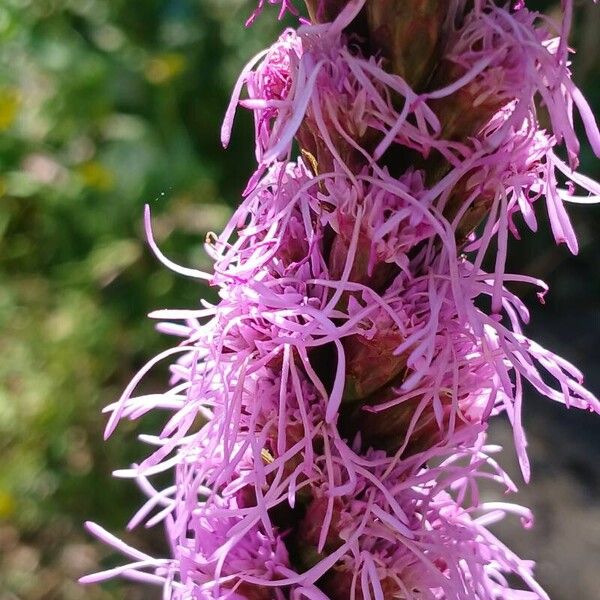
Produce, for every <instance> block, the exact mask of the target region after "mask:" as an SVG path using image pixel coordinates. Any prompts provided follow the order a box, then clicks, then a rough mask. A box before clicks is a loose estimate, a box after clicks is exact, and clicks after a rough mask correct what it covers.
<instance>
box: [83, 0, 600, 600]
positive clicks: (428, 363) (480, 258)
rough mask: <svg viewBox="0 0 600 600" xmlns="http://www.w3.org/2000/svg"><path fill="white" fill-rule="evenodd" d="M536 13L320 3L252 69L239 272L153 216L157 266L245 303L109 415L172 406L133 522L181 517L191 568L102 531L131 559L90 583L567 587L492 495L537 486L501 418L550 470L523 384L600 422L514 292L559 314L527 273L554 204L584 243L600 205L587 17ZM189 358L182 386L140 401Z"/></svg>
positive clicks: (358, 1) (289, 594)
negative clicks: (503, 434) (163, 242)
mask: <svg viewBox="0 0 600 600" xmlns="http://www.w3.org/2000/svg"><path fill="white" fill-rule="evenodd" d="M264 4H265V2H264V1H263V0H261V2H260V3H259V5H258V8H257V12H256V13H255V15H253V18H254V17H255V16H256V15H257V14H258V13H259V12H260V11H261V10H262V9H263V5H264ZM269 4H280V10H281V14H284V13H285V12H286V11H291V12H292V13H296V9H295V8H294V7H293V6H292V5H291V3H290V1H289V0H280V1H279V2H276V1H275V0H269ZM523 4H524V3H522V2H519V3H513V5H508V4H506V5H505V4H503V3H498V2H493V1H492V0H476V1H475V2H466V1H464V0H451V1H448V0H404V1H403V2H401V3H400V2H398V3H394V2H386V1H383V0H350V1H348V2H340V1H336V0H321V1H320V2H317V1H314V0H312V1H309V2H307V5H308V9H309V14H310V17H311V19H310V21H307V20H305V21H303V24H302V25H301V26H300V27H299V28H298V30H297V31H294V30H286V31H285V32H284V33H283V34H282V35H281V37H280V38H279V39H278V40H277V41H276V42H275V43H274V44H273V46H272V47H271V48H269V49H268V50H267V51H265V52H262V53H260V54H259V55H258V56H256V57H255V58H254V59H253V60H252V61H250V63H248V66H247V67H246V68H245V69H244V71H243V72H242V75H241V76H240V79H239V81H238V84H237V85H236V88H235V91H234V94H233V98H232V102H231V105H230V107H229V109H228V111H227V114H226V118H225V123H224V126H223V143H224V145H227V142H228V139H229V133H230V129H231V127H232V122H233V119H234V115H235V112H236V109H237V107H238V105H239V106H242V107H244V108H246V109H249V110H251V111H253V113H254V117H255V131H256V159H257V170H256V172H255V174H254V175H253V176H252V177H251V178H250V181H249V183H248V186H247V188H246V190H245V192H244V199H243V201H242V203H241V204H240V206H239V207H238V208H237V210H236V211H235V213H234V215H233V216H232V218H231V220H230V222H229V224H228V225H227V227H226V228H225V231H224V232H223V233H222V234H221V235H220V236H214V237H211V238H210V239H208V240H207V251H208V253H209V254H210V256H211V257H212V259H213V260H214V271H213V273H211V274H208V273H202V272H199V271H196V270H193V269H187V268H182V267H177V266H175V265H173V264H172V263H171V262H170V261H169V260H168V259H166V258H165V257H163V256H162V255H161V254H160V251H159V250H158V248H157V247H156V244H155V243H154V241H153V239H152V231H151V224H150V215H149V212H148V211H147V213H146V226H147V232H148V236H149V241H150V244H151V246H152V247H153V249H154V250H155V252H156V253H157V255H158V256H159V258H161V260H163V262H165V264H167V266H169V267H171V268H174V269H176V270H177V271H179V272H181V273H183V274H185V275H189V276H192V277H198V278H201V279H205V280H208V281H209V282H210V283H211V284H212V285H214V286H216V287H218V290H219V296H220V300H219V302H218V303H217V304H215V305H211V304H208V303H206V302H202V304H201V306H200V307H199V308H195V309H181V310H160V311H156V312H155V313H153V314H152V315H151V316H152V317H154V318H157V319H159V321H160V323H159V329H160V330H161V331H163V332H165V333H167V334H171V335H175V336H178V337H180V338H181V340H182V341H181V342H180V343H179V344H178V345H177V346H175V347H174V348H173V349H171V350H167V351H165V352H164V353H163V354H161V355H159V356H158V357H157V358H156V359H154V360H153V361H151V362H150V363H149V364H148V365H147V366H146V367H145V368H144V369H143V370H142V371H141V372H140V373H139V374H138V375H137V376H136V377H135V378H134V380H133V381H132V383H131V384H130V385H129V386H128V388H127V389H126V390H125V392H124V394H123V396H122V397H121V398H120V399H119V401H118V402H116V403H115V404H113V405H111V406H110V407H108V412H109V413H110V419H109V422H108V426H107V431H106V434H107V435H110V434H111V433H112V432H113V430H114V429H115V427H116V425H117V423H118V422H119V420H121V419H125V418H127V419H137V418H139V417H141V416H142V415H144V414H146V413H147V412H148V411H151V410H164V411H167V413H169V415H170V416H169V418H168V419H167V421H166V424H165V426H164V428H163V430H162V431H161V433H160V435H158V436H149V435H146V436H142V440H143V441H145V442H147V443H148V444H149V445H150V446H151V448H152V451H151V453H150V455H149V456H148V457H147V458H146V459H145V460H144V461H143V462H141V463H140V464H139V465H134V466H132V467H131V468H130V469H126V470H123V471H119V472H117V476H122V477H131V478H134V479H136V480H137V482H138V484H139V485H140V487H141V489H142V490H143V491H144V492H145V493H146V494H147V496H148V500H147V502H146V503H145V504H144V506H143V507H142V508H141V509H140V510H139V511H138V512H137V513H136V515H135V516H134V517H133V519H132V521H131V523H130V526H131V527H133V526H135V525H137V524H139V523H142V522H145V523H146V524H147V525H154V524H157V523H160V522H162V523H163V524H164V526H165V529H166V532H167V537H168V540H169V543H170V552H171V556H170V557H169V558H165V559H155V558H152V557H150V556H148V555H146V554H144V553H142V552H139V551H138V550H135V549H133V548H130V547H129V546H126V545H125V544H124V543H123V542H121V541H119V540H118V539H117V538H115V537H113V536H112V535H111V534H108V533H107V532H105V531H104V530H102V529H101V528H99V527H98V526H97V525H91V526H90V527H91V529H92V531H93V532H94V533H95V534H96V535H98V537H100V538H101V539H103V540H105V541H106V542H107V543H109V544H111V545H113V546H114V547H115V548H116V549H118V550H120V551H121V552H123V553H124V554H126V555H128V556H129V557H131V559H132V561H133V562H130V563H128V564H125V565H123V566H122V567H119V568H115V569H112V570H110V571H107V572H104V573H100V574H96V575H93V576H89V577H86V578H84V580H85V581H87V582H92V581H99V580H102V579H104V578H107V577H112V576H115V575H121V576H124V577H128V578H131V579H136V580H140V581H148V582H157V583H159V584H161V585H163V586H164V590H165V592H164V594H165V595H164V597H165V598H172V599H181V600H183V599H206V600H209V599H225V598H229V599H232V600H270V599H277V600H284V599H289V600H301V599H306V600H328V599H329V600H372V599H373V600H392V599H399V600H401V599H403V600H408V599H422V600H425V599H432V600H433V599H440V600H441V599H444V600H452V599H455V600H466V599H474V598H481V599H482V600H484V599H485V600H493V599H497V598H515V599H517V598H519V599H520V598H522V599H525V598H547V595H546V593H545V592H544V591H543V590H542V589H541V588H540V586H539V585H538V584H537V583H536V582H535V580H534V578H533V575H532V566H533V565H532V563H531V562H530V561H526V560H522V559H520V558H519V557H517V556H515V555H514V554H513V553H512V552H511V551H510V550H509V549H508V548H506V547H505V546H504V545H503V544H502V543H501V542H500V541H499V540H498V539H496V538H495V537H494V535H493V534H492V533H491V532H490V531H489V530H488V529H487V527H488V526H489V525H490V524H492V523H494V522H496V521H498V520H500V519H502V518H503V517H504V516H505V515H507V514H514V515H517V516H518V517H520V518H521V519H522V521H523V523H524V525H525V526H528V525H530V524H531V522H532V516H531V514H530V513H529V511H528V510H527V509H525V508H523V507H521V506H518V505H514V504H509V503H505V502H484V501H483V500H482V499H481V498H480V493H479V481H481V480H483V479H485V480H492V481H496V482H497V483H498V484H500V486H502V487H503V488H504V489H505V490H507V491H514V490H515V489H516V488H515V485H514V483H513V482H512V481H511V480H510V479H509V477H508V476H507V474H506V473H505V472H504V471H503V470H502V468H501V467H500V466H499V465H498V463H497V462H496V461H495V459H494V455H495V454H496V453H497V452H498V450H499V447H497V446H494V445H493V444H490V443H489V442H488V441H487V440H486V430H487V424H488V421H489V419H490V417H492V416H494V415H498V414H500V413H506V415H507V417H508V419H509V421H510V423H511V425H512V427H513V431H514V442H515V447H516V452H517V455H518V457H519V461H520V464H521V468H522V472H523V476H524V478H525V479H526V480H527V479H528V477H529V464H528V459H527V452H526V446H527V442H526V438H525V434H524V431H523V428H522V425H521V404H522V400H523V387H524V382H529V384H531V385H532V386H533V387H534V388H535V389H537V390H538V391H539V392H540V393H541V394H543V395H545V396H547V397H548V398H550V399H552V400H555V401H558V402H562V403H564V404H566V405H567V406H575V407H578V408H583V409H588V410H593V411H597V412H600V402H599V401H598V400H597V399H596V398H594V396H593V395H592V394H590V393H589V392H588V391H587V390H586V389H585V388H584V387H583V385H582V375H581V373H580V372H579V371H578V370H577V369H576V368H575V367H573V366H572V365H571V364H569V363H568V362H567V361H565V360H564V359H562V358H560V357H558V356H556V355H555V354H553V353H552V352H551V351H549V350H547V349H545V348H543V347H541V346H540V345H539V344H537V343H536V342H534V341H532V340H530V339H529V338H528V337H527V336H526V335H525V334H524V332H523V324H524V323H527V321H528V318H529V315H528V310H527V308H526V306H525V305H524V303H523V302H522V301H521V300H520V299H519V298H518V297H517V296H516V295H515V294H514V292H513V291H511V286H512V284H514V283H525V284H530V285H532V286H535V288H536V289H537V290H538V294H539V297H540V299H542V298H543V295H544V294H545V292H546V291H547V288H546V286H545V284H544V283H543V282H541V281H539V280H536V279H534V278H532V277H529V276H526V275H515V274H510V273H507V272H506V270H505V262H506V256H507V246H508V243H509V239H510V238H511V237H518V236H519V228H523V226H525V227H527V228H528V229H529V230H532V231H535V229H536V226H537V224H536V216H535V211H536V208H537V207H536V205H537V200H538V199H542V200H543V202H545V206H546V210H547V212H548V216H549V220H550V223H551V225H552V231H553V233H554V236H555V238H556V241H557V242H558V243H565V244H566V245H567V246H568V248H569V249H570V250H571V251H572V252H576V251H577V240H576V237H575V234H574V231H573V229H572V227H571V224H570V221H569V218H568V216H567V212H566V210H565V203H566V202H569V201H575V202H577V201H584V202H593V201H595V200H600V185H599V184H597V183H595V182H594V181H592V180H590V179H589V178H587V177H585V176H584V175H581V174H579V173H577V171H576V168H577V156H578V152H579V143H578V140H577V137H576V135H575V131H574V127H573V111H574V109H575V108H576V109H577V110H578V112H579V115H580V117H581V119H582V121H583V123H584V125H585V129H586V132H587V135H588V138H589V140H590V143H591V145H592V148H593V149H594V150H595V151H596V153H597V154H600V134H599V132H598V128H597V126H596V123H595V121H594V119H593V116H592V114H591V110H590V108H589V106H588V105H587V104H586V102H585V100H584V98H583V96H582V95H581V93H580V92H579V90H578V89H577V88H576V87H575V86H574V84H573V83H572V81H571V80H570V73H569V63H568V55H567V53H568V49H567V46H566V38H567V34H568V27H569V22H570V20H571V11H572V6H571V2H570V1H568V0H567V1H565V2H563V5H564V15H563V22H562V25H560V26H559V25H556V24H554V23H553V22H552V21H550V20H549V19H547V18H546V17H543V16H541V15H539V14H537V13H535V12H532V11H530V10H528V9H527V8H526V7H525V6H524V5H523ZM244 90H245V97H244V98H243V99H242V95H243V94H244ZM540 106H543V110H544V113H545V114H546V116H547V119H546V121H547V123H548V128H547V129H544V128H543V127H542V125H541V123H540V118H539V117H538V112H539V110H540V108H539V107H540ZM295 144H297V146H298V147H299V150H300V155H299V156H298V157H293V156H292V155H293V152H294V148H295V147H296V146H295ZM561 146H562V149H561ZM563 150H564V152H565V154H566V157H567V160H566V162H565V161H563V160H562V159H561V158H560V157H559V154H560V153H561V152H563ZM577 190H579V192H577ZM175 355H179V356H178V358H177V360H176V362H174V363H173V364H172V366H171V373H172V378H171V386H170V389H169V390H168V391H166V392H165V393H162V394H152V395H146V396H141V397H140V396H138V397H136V396H135V395H134V390H135V387H136V386H137V384H138V383H139V381H140V379H141V378H142V377H143V376H144V375H145V373H147V372H148V370H149V369H151V368H152V367H153V365H155V364H156V363H157V362H158V361H160V360H163V359H166V358H170V357H173V356H175ZM165 471H174V473H175V476H174V477H175V478H174V482H173V484H172V485H171V486H169V487H167V488H165V489H157V488H156V486H155V485H154V484H153V483H152V478H153V476H156V475H159V474H161V473H164V472H165ZM515 582H517V584H515ZM513 585H517V588H518V589H513V587H512V586H513ZM521 588H525V589H521Z"/></svg>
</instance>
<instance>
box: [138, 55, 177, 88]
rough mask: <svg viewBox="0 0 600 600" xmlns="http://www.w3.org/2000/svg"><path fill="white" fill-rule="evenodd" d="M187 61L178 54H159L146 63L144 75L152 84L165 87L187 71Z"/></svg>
mask: <svg viewBox="0 0 600 600" xmlns="http://www.w3.org/2000/svg"><path fill="white" fill-rule="evenodd" d="M186 66H187V65H186V59H185V56H184V55H183V54H180V53H178V52H165V53H162V54H157V55H156V56H153V57H152V58H150V59H149V60H148V62H147V63H146V66H145V69H144V74H145V76H146V79H147V80H148V81H149V82H150V83H154V84H155V85H164V84H165V83H168V82H169V81H171V80H172V79H174V78H175V77H177V76H178V75H181V73H183V72H184V71H185V69H186Z"/></svg>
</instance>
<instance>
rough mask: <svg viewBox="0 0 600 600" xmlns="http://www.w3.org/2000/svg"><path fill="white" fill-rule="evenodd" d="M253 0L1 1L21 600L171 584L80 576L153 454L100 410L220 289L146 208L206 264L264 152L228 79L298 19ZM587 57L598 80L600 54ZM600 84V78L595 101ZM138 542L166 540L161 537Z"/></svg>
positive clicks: (126, 592)
mask: <svg viewBox="0 0 600 600" xmlns="http://www.w3.org/2000/svg"><path fill="white" fill-rule="evenodd" d="M589 4H591V3H589ZM254 5H255V3H253V2H251V1H250V0H141V1H138V2H132V1H131V0H2V2H0V46H1V47H2V52H1V53H0V332H1V335H0V353H1V356H2V360H1V361H0V456H2V460H1V461H0V598H2V599H3V600H4V598H7V599H15V598H17V599H22V600H36V599H44V600H52V599H57V600H58V599H61V600H63V599H64V600H71V599H81V598H87V599H96V598H97V599H100V600H103V599H109V598H125V599H135V598H150V597H154V596H152V595H151V593H150V592H148V591H146V590H140V588H139V587H138V586H133V587H130V586H127V585H126V584H121V583H112V584H108V585H107V586H105V587H103V588H100V587H98V586H96V587H91V588H82V587H81V586H79V585H78V584H77V583H76V582H75V579H76V578H77V577H78V576H79V575H81V574H82V573H83V572H90V571H93V570H94V569H97V568H98V566H99V564H102V565H104V564H108V563H105V560H106V556H107V555H108V552H107V551H106V550H104V549H100V547H99V546H97V545H95V544H94V543H92V542H91V540H90V538H89V537H88V536H86V535H85V534H84V532H83V530H82V523H83V521H84V520H86V519H91V520H96V521H98V522H100V523H102V524H103V525H105V526H106V527H107V528H108V529H113V530H116V531H121V530H122V529H123V524H124V523H125V522H126V520H127V518H128V517H129V516H130V514H131V513H132V512H133V510H134V509H135V507H136V505H137V503H138V502H139V499H140V498H139V496H138V493H137V492H136V491H135V489H134V486H132V485H131V484H130V483H129V482H120V481H115V480H113V479H111V478H110V472H111V471H112V470H113V469H115V468H120V467H123V466H126V465H128V464H129V463H130V462H131V461H133V460H134V459H135V458H136V457H138V456H139V454H138V448H137V446H136V444H135V442H134V441H133V440H134V439H135V434H134V427H133V426H132V427H129V428H128V427H127V426H125V427H121V428H120V429H119V431H118V433H117V435H115V436H114V437H113V438H112V439H111V441H110V443H109V444H104V443H103V441H102V429H103V426H104V418H103V417H102V415H101V413H100V410H101V407H103V406H104V405H106V404H108V403H110V402H112V401H114V400H115V399H116V398H118V395H119V393H120V392H121V390H122V389H123V387H124V386H125V384H126V382H127V381H128V380H129V379H130V377H131V375H132V373H133V372H134V371H135V370H136V369H137V368H139V367H140V366H142V364H143V363H144V362H145V361H146V360H148V359H149V358H150V357H152V356H153V355H154V354H156V353H157V352H158V351H160V349H162V348H165V347H166V346H167V344H168V341H165V340H164V339H163V338H162V337H161V336H159V335H158V334H156V333H155V331H154V330H153V328H152V324H151V323H150V322H149V321H147V320H145V319H144V318H143V317H144V314H145V313H147V312H149V311H150V310H152V309H154V308H157V307H176V306H185V307H190V306H193V305H194V304H195V303H197V302H198V299H199V298H200V297H201V296H203V295H204V296H206V295H209V296H210V292H209V291H208V290H205V289H199V285H198V284H196V283H194V282H190V281H184V280H182V279H181V278H178V277H176V276H174V275H173V274H171V273H169V272H168V271H166V270H165V269H164V268H162V267H161V266H160V265H158V264H157V262H156V260H155V259H154V258H153V257H152V256H151V255H150V253H149V251H148V249H147V247H146V245H145V243H144V240H143V232H142V229H141V215H142V209H143V204H144V203H146V202H149V203H150V204H151V205H152V208H153V213H154V222H155V234H156V236H157V238H158V240H159V241H160V244H161V246H162V247H163V249H164V250H165V252H166V253H167V254H168V255H170V256H172V257H173V258H174V259H175V260H176V261H177V262H180V263H182V264H191V265H195V266H199V267H203V266H207V262H206V257H205V255H204V253H203V249H202V243H203V241H204V237H205V234H206V232H207V231H210V230H219V229H220V228H221V226H222V225H223V223H224V222H225V220H226V219H227V217H228V215H229V213H230V208H229V207H230V206H232V205H235V203H236V202H237V200H238V198H239V192H240V189H241V187H242V185H243V182H244V181H245V179H246V178H247V176H248V174H249V173H250V170H251V165H252V159H253V157H252V149H251V146H250V139H251V133H252V130H251V123H250V119H249V118H248V117H247V116H246V117H244V116H240V119H239V122H238V123H237V124H236V129H235V131H234V137H233V139H232V142H231V146H230V149H229V150H228V151H227V152H223V151H222V149H221V147H220V144H219V139H218V138H219V127H220V121H221V118H222V115H223V113H224V110H225V107H226V105H227V102H228V98H229V92H230V89H231V86H232V84H233V81H234V80H235V77H236V76H237V73H238V72H239V70H240V68H241V66H242V65H243V64H244V63H245V62H246V61H247V60H248V58H249V57H250V56H252V55H253V54H254V53H255V52H257V51H258V50H259V49H260V48H262V47H263V46H264V44H265V42H266V41H267V40H269V39H272V38H273V37H274V36H275V35H276V34H277V32H278V31H279V30H280V29H281V28H282V25H281V24H277V23H275V20H274V19H273V18H271V17H272V16H273V13H274V10H272V9H268V10H270V11H272V14H270V15H269V16H268V17H267V18H264V19H259V20H258V22H257V23H256V25H255V26H254V27H253V28H252V29H251V30H245V29H244V28H243V21H244V20H245V17H246V16H247V15H248V14H249V13H250V11H251V7H253V6H254ZM545 5H548V2H545ZM580 19H581V18H580ZM581 20H582V19H581ZM581 28H582V31H583V32H584V34H585V31H587V28H586V24H585V22H582V24H581ZM587 35H588V37H589V40H588V43H591V44H592V47H593V46H594V44H595V43H596V36H595V35H594V32H593V30H592V31H591V33H589V34H587ZM585 39H588V38H585ZM585 56H586V54H584V59H585ZM593 56H595V54H594V53H593V52H592V57H593ZM586 64H587V67H585V69H587V70H586V71H585V76H586V77H587V78H588V79H589V80H590V81H593V79H594V77H597V75H598V72H597V68H598V64H597V62H596V63H589V62H588V63H586ZM598 90H600V88H595V89H594V90H588V92H591V94H592V96H593V95H594V94H595V100H596V101H598V100H599V99H600V98H598ZM584 164H586V165H589V166H590V168H591V165H592V164H593V163H592V161H591V157H590V155H589V152H588V153H587V154H586V155H585V156H584ZM589 171H590V169H588V172H589ZM165 375H166V373H165V372H164V371H163V372H162V374H161V373H159V374H157V375H156V381H154V382H148V383H147V386H148V387H152V388H153V389H160V386H161V385H162V384H163V383H164V379H165V377H164V376H165ZM145 425H147V426H148V427H149V428H151V427H152V422H149V423H146V424H145ZM137 542H139V543H140V544H141V545H142V546H143V547H146V548H149V549H151V550H157V551H158V552H160V549H161V546H160V544H161V542H160V536H157V538H151V537H149V536H146V537H143V538H141V539H140V536H139V534H138V538H137ZM109 560H111V559H109ZM32 573H34V574H35V575H34V576H32Z"/></svg>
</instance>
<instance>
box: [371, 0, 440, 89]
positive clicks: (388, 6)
mask: <svg viewBox="0 0 600 600" xmlns="http://www.w3.org/2000/svg"><path fill="white" fill-rule="evenodd" d="M447 14H448V2H447V0H443V1H441V0H402V2H399V1H398V0H370V1H369V2H367V22H368V26H369V42H370V45H371V48H373V49H374V50H378V51H381V53H382V55H383V56H384V58H385V59H386V62H387V63H388V70H389V71H390V72H392V73H394V74H395V75H400V77H402V78H403V79H404V80H405V81H406V82H407V83H408V84H409V85H411V86H412V87H413V88H415V89H421V88H423V87H424V85H425V84H426V83H427V81H428V79H429V77H430V76H431V73H432V71H433V69H434V68H435V65H436V63H437V62H438V60H439V54H440V48H441V42H442V39H443V35H442V33H443V25H444V21H445V20H446V16H447Z"/></svg>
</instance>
